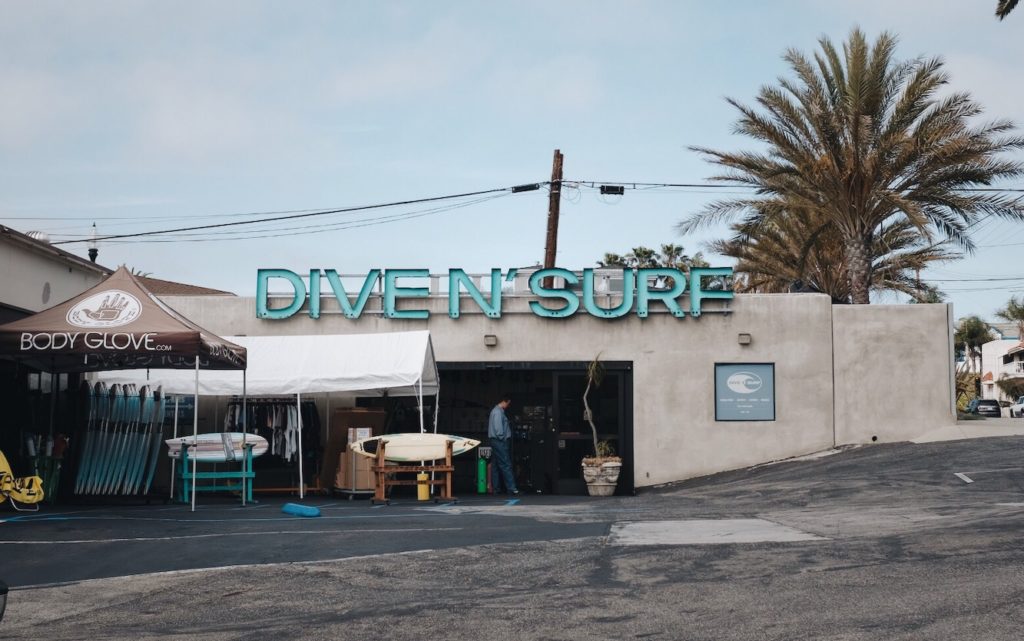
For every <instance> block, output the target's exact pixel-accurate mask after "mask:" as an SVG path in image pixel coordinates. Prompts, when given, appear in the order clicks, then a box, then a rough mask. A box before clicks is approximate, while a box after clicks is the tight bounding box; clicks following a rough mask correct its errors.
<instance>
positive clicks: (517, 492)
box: [508, 490, 519, 496]
mask: <svg viewBox="0 0 1024 641" xmlns="http://www.w3.org/2000/svg"><path fill="white" fill-rule="evenodd" d="M508 495H509V496H519V490H512V491H511V492H509V493H508Z"/></svg>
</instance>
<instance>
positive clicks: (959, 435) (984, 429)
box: [910, 417, 1024, 443]
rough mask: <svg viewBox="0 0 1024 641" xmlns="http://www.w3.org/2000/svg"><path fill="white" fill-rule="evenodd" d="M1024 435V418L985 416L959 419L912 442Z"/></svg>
mask: <svg viewBox="0 0 1024 641" xmlns="http://www.w3.org/2000/svg"><path fill="white" fill-rule="evenodd" d="M1021 435H1024V418H1005V417H1004V418H983V419H979V420H976V421H957V422H956V425H947V426H944V427H939V428H936V429H934V430H931V431H929V432H925V433H924V434H922V435H921V436H919V437H917V438H915V439H912V440H911V441H910V442H911V443H936V442H939V441H958V440H960V439H965V438H989V437H993V436H1021Z"/></svg>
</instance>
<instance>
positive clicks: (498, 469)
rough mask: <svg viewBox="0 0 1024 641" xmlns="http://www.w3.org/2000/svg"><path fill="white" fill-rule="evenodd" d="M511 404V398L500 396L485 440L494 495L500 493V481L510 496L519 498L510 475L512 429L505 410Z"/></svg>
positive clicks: (489, 422)
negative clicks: (487, 444) (489, 457)
mask: <svg viewBox="0 0 1024 641" xmlns="http://www.w3.org/2000/svg"><path fill="white" fill-rule="evenodd" d="M511 403H512V396H511V395H509V394H502V395H501V400H500V401H498V404H497V405H495V406H494V409H492V410H491V415H490V417H489V418H488V419H487V440H488V441H490V445H491V460H492V461H493V463H494V470H493V472H492V475H491V485H492V487H494V493H495V494H497V493H499V492H501V486H502V480H504V482H505V483H504V485H505V488H506V489H507V490H508V493H509V494H511V495H512V496H519V490H518V489H517V488H516V479H515V476H514V475H513V474H512V428H511V427H510V426H509V424H508V417H507V416H505V410H506V409H507V408H508V406H509V405H510V404H511Z"/></svg>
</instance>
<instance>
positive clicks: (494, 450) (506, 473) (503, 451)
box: [491, 438, 517, 494]
mask: <svg viewBox="0 0 1024 641" xmlns="http://www.w3.org/2000/svg"><path fill="white" fill-rule="evenodd" d="M510 447H511V440H510V439H507V438H492V439H491V462H492V463H493V464H494V467H493V468H492V469H491V487H493V488H494V493H495V494H499V493H501V491H502V479H504V481H505V483H504V487H505V489H506V490H508V491H509V492H515V491H517V489H516V479H515V477H514V476H513V475H512V452H511V449H510Z"/></svg>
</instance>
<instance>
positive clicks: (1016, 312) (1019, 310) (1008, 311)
mask: <svg viewBox="0 0 1024 641" xmlns="http://www.w3.org/2000/svg"><path fill="white" fill-rule="evenodd" d="M996 317H997V318H1001V319H1003V320H1004V321H1008V322H1010V323H1017V338H1019V339H1020V340H1021V341H1024V300H1021V301H1019V302H1018V301H1017V297H1016V296H1011V297H1010V302H1008V303H1006V307H1004V308H1003V309H1001V310H999V311H998V312H996Z"/></svg>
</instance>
